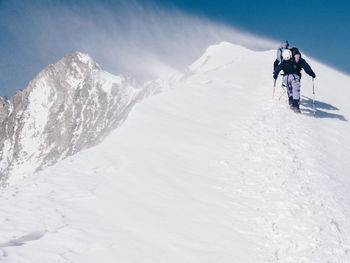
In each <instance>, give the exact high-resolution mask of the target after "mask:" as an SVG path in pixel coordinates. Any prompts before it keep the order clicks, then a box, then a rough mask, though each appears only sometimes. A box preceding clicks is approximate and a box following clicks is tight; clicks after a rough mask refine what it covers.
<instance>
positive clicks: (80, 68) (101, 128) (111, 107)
mask: <svg viewBox="0 0 350 263" xmlns="http://www.w3.org/2000/svg"><path fill="white" fill-rule="evenodd" d="M153 89H155V87H154V86H153V85H148V86H142V85H139V84H137V82H136V81H135V80H134V79H132V78H131V77H130V76H127V75H123V76H114V75H111V74H109V73H107V72H105V71H103V70H102V69H101V67H100V66H99V65H98V64H97V63H95V62H94V61H93V60H92V59H91V58H90V57H89V56H88V55H85V54H82V53H79V52H77V53H75V54H73V55H71V56H70V55H69V56H65V57H64V58H63V59H61V60H60V61H59V62H58V63H56V64H55V65H49V66H48V67H47V68H45V69H44V70H43V71H41V72H40V73H39V75H38V76H37V77H36V78H35V79H34V80H32V81H31V82H30V83H29V85H28V87H27V88H26V89H25V90H23V91H18V92H17V93H16V94H15V95H14V96H13V97H12V98H11V99H6V98H0V184H1V185H6V184H7V183H8V182H9V181H11V180H15V179H17V178H20V177H22V176H25V175H27V174H29V173H32V172H35V171H38V170H40V169H42V168H44V167H46V166H49V165H52V164H54V163H56V162H57V161H58V160H60V159H63V158H65V157H67V156H70V155H73V154H75V153H77V152H79V151H81V150H82V149H85V148H88V147H91V146H93V145H95V144H97V143H99V142H100V141H101V140H102V139H103V138H104V137H105V136H106V135H107V134H108V133H109V132H110V131H111V130H112V129H114V128H116V127H118V125H120V124H121V123H122V122H123V121H124V120H125V118H126V117H127V115H128V113H129V112H130V110H131V108H132V107H133V105H134V104H135V103H136V102H137V101H138V100H140V99H142V98H143V97H145V96H147V95H149V94H150V93H152V90H153Z"/></svg>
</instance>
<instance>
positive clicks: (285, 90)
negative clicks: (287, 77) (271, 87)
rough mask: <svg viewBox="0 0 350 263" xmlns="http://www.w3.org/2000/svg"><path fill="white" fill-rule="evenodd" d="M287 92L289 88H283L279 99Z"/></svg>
mask: <svg viewBox="0 0 350 263" xmlns="http://www.w3.org/2000/svg"><path fill="white" fill-rule="evenodd" d="M286 92H287V89H283V93H282V94H281V96H280V97H279V98H278V101H280V100H281V98H282V97H283V95H284V93H286Z"/></svg>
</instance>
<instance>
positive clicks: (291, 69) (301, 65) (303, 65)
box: [273, 58, 316, 79]
mask: <svg viewBox="0 0 350 263" xmlns="http://www.w3.org/2000/svg"><path fill="white" fill-rule="evenodd" d="M302 69H304V70H305V72H306V73H307V74H309V75H310V76H311V77H313V78H315V77H316V74H315V73H314V72H313V71H312V69H311V67H310V65H309V64H308V63H307V62H306V61H305V59H303V58H300V59H299V61H298V63H297V62H295V60H294V59H290V60H283V61H282V62H281V63H280V64H279V65H277V66H276V67H275V70H274V72H273V77H274V78H275V79H276V78H277V76H278V74H279V73H280V71H281V70H283V72H284V74H285V75H288V74H296V75H298V76H299V77H301V73H300V72H301V70H302Z"/></svg>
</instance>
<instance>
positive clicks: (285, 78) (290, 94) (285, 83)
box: [282, 75, 293, 105]
mask: <svg viewBox="0 0 350 263" xmlns="http://www.w3.org/2000/svg"><path fill="white" fill-rule="evenodd" d="M292 79H293V76H292V75H284V76H283V80H282V83H283V86H284V87H285V88H286V89H287V94H288V102H289V105H292V103H293V89H292V82H291V80H292Z"/></svg>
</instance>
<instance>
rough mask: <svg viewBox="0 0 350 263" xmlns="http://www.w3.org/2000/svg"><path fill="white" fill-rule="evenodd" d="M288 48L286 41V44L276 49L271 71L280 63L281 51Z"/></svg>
mask: <svg viewBox="0 0 350 263" xmlns="http://www.w3.org/2000/svg"><path fill="white" fill-rule="evenodd" d="M288 48H289V43H288V40H286V42H285V43H282V44H281V46H280V47H279V48H278V49H277V54H276V60H275V62H274V63H273V70H275V68H276V67H277V66H278V64H279V63H280V62H282V53H283V50H285V49H288Z"/></svg>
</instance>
